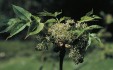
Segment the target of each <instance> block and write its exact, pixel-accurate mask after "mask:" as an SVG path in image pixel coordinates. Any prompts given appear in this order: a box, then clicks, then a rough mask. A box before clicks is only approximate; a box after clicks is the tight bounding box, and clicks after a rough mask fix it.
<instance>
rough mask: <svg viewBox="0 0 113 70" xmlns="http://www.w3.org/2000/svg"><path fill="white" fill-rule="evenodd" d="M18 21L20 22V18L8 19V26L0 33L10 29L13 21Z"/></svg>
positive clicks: (13, 23)
mask: <svg viewBox="0 0 113 70" xmlns="http://www.w3.org/2000/svg"><path fill="white" fill-rule="evenodd" d="M18 22H20V20H19V19H17V18H12V19H10V20H9V21H8V23H7V25H8V27H7V28H6V29H5V30H3V31H1V32H0V33H4V32H8V31H10V30H11V29H12V27H13V26H14V25H15V23H18Z"/></svg>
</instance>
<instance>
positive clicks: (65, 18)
mask: <svg viewBox="0 0 113 70" xmlns="http://www.w3.org/2000/svg"><path fill="white" fill-rule="evenodd" d="M67 19H70V17H62V18H60V20H59V21H60V22H62V21H64V20H67Z"/></svg>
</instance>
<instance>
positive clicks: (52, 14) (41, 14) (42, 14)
mask: <svg viewBox="0 0 113 70" xmlns="http://www.w3.org/2000/svg"><path fill="white" fill-rule="evenodd" d="M61 13H62V12H55V13H49V12H47V11H44V12H40V13H38V14H39V16H51V17H57V16H58V15H60V14H61Z"/></svg>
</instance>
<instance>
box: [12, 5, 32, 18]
mask: <svg viewBox="0 0 113 70" xmlns="http://www.w3.org/2000/svg"><path fill="white" fill-rule="evenodd" d="M13 10H14V12H15V14H16V15H17V16H18V17H19V18H20V19H22V20H30V17H31V13H29V12H28V11H26V10H25V9H23V8H21V7H19V6H15V5H13Z"/></svg>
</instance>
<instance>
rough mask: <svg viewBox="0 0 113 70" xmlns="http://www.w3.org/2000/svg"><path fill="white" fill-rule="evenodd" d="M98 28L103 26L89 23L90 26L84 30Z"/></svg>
mask: <svg viewBox="0 0 113 70" xmlns="http://www.w3.org/2000/svg"><path fill="white" fill-rule="evenodd" d="M99 28H103V27H101V26H99V25H91V26H88V27H86V28H85V29H84V30H85V31H87V30H93V29H99Z"/></svg>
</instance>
